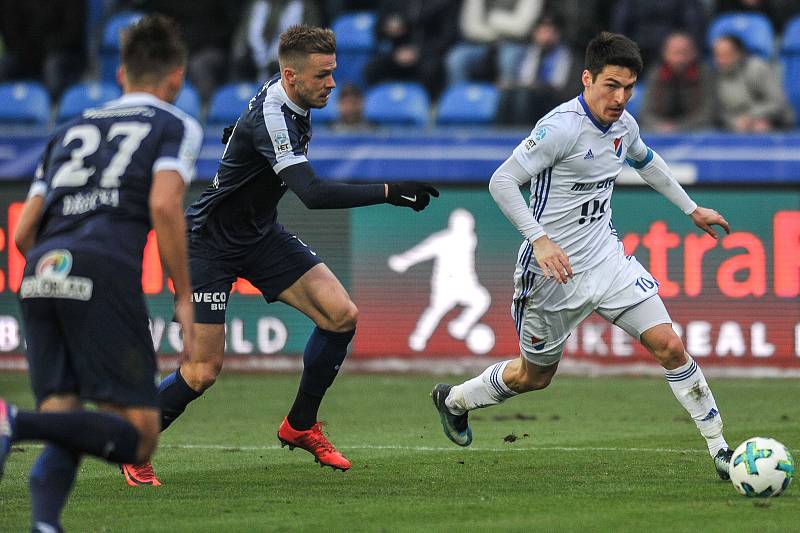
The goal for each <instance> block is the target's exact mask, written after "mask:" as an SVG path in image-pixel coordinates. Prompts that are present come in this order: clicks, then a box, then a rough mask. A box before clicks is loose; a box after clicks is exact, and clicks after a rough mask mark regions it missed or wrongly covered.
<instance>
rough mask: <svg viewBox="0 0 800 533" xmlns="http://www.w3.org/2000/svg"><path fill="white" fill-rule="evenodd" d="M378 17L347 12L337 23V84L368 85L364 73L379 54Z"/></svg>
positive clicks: (365, 13) (335, 23) (335, 24)
mask: <svg viewBox="0 0 800 533" xmlns="http://www.w3.org/2000/svg"><path fill="white" fill-rule="evenodd" d="M375 18H376V17H375V14H374V13H372V12H370V11H359V12H354V13H345V14H344V15H340V16H339V17H337V18H336V20H334V21H333V26H332V29H333V32H334V33H335V34H336V73H335V74H334V76H335V77H336V81H337V82H339V83H340V84H345V83H352V84H354V85H358V86H359V87H363V86H364V77H363V71H364V67H365V66H366V64H367V62H368V61H369V59H370V57H371V56H372V53H373V52H374V51H375Z"/></svg>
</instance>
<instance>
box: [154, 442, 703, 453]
mask: <svg viewBox="0 0 800 533" xmlns="http://www.w3.org/2000/svg"><path fill="white" fill-rule="evenodd" d="M512 446H513V445H511V444H510V443H509V447H507V448H479V447H469V448H456V447H436V446H397V445H391V444H390V445H379V444H377V445H372V444H360V445H356V446H339V448H341V449H342V450H397V451H409V452H466V451H475V452H536V451H558V452H590V451H596V452H650V453H708V452H706V451H705V450H702V449H699V448H698V449H693V450H680V449H673V448H606V447H600V448H597V447H592V446H586V447H577V446H535V447H525V448H515V447H512ZM159 448H167V449H178V450H231V451H248V452H249V451H253V452H256V451H268V450H280V449H281V446H279V445H277V444H275V445H269V446H236V445H226V444H161V445H159Z"/></svg>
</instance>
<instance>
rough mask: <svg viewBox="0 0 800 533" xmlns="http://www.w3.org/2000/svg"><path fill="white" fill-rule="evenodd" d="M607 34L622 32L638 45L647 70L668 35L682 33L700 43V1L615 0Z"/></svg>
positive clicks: (702, 12)
mask: <svg viewBox="0 0 800 533" xmlns="http://www.w3.org/2000/svg"><path fill="white" fill-rule="evenodd" d="M611 31H613V32H616V33H622V34H623V35H626V36H628V37H630V38H631V39H633V40H634V41H635V42H636V43H637V44H638V45H639V48H640V49H641V51H642V59H643V61H644V67H645V70H648V69H649V68H650V65H651V63H654V62H655V61H657V59H658V57H659V55H660V53H661V47H662V45H663V43H664V41H665V40H666V38H667V36H668V35H669V34H671V33H672V32H675V31H682V32H685V33H688V34H689V35H690V36H691V37H692V39H693V40H694V42H696V43H702V42H703V37H704V36H705V9H704V8H703V4H702V1H701V0H659V1H658V2H641V1H638V0H619V1H618V2H617V3H616V5H615V6H614V10H613V12H612V14H611Z"/></svg>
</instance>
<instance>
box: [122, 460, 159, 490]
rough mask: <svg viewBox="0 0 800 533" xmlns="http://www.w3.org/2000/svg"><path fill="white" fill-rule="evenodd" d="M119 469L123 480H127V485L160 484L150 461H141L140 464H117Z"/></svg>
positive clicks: (155, 485)
mask: <svg viewBox="0 0 800 533" xmlns="http://www.w3.org/2000/svg"><path fill="white" fill-rule="evenodd" d="M119 469H120V471H121V472H122V475H123V476H125V481H127V482H128V485H130V486H131V487H141V486H144V485H150V486H152V487H158V486H159V485H161V482H160V481H159V480H158V478H157V477H156V473H155V471H154V470H153V465H151V464H150V463H143V464H140V465H119Z"/></svg>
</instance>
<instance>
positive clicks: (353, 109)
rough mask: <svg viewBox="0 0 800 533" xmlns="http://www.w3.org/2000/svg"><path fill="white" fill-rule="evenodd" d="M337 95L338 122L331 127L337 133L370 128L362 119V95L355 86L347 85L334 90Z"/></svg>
mask: <svg viewBox="0 0 800 533" xmlns="http://www.w3.org/2000/svg"><path fill="white" fill-rule="evenodd" d="M334 90H335V91H337V92H338V93H339V97H338V104H337V105H338V110H339V120H337V121H336V122H335V123H334V125H333V127H334V129H336V130H339V131H350V130H361V129H366V128H369V127H370V124H369V123H368V122H367V121H366V120H365V119H364V93H362V92H361V89H359V88H358V87H357V86H355V85H352V84H347V85H345V86H343V87H341V88H339V87H337V88H336V89H334Z"/></svg>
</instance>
